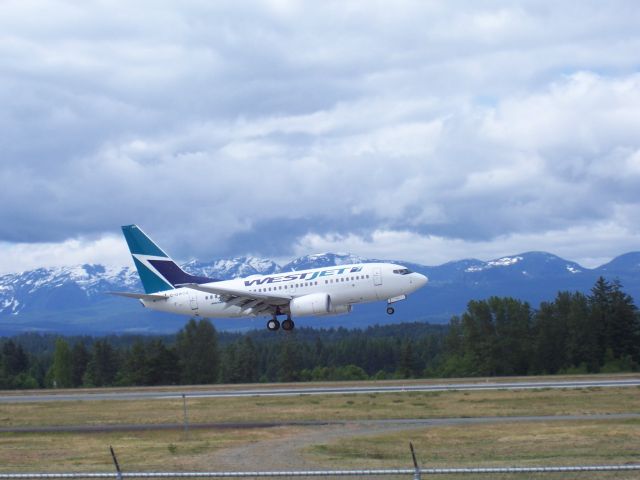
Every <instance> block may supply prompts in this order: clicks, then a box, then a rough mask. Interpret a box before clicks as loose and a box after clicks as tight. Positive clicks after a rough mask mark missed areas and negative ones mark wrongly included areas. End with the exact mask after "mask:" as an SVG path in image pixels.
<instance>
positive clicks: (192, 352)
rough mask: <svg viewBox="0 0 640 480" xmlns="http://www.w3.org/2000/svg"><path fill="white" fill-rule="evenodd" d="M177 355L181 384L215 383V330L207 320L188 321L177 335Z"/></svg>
mask: <svg viewBox="0 0 640 480" xmlns="http://www.w3.org/2000/svg"><path fill="white" fill-rule="evenodd" d="M176 346H177V353H178V357H179V359H180V366H181V370H182V378H181V380H182V383H186V384H206V383H215V382H216V381H217V379H218V371H219V352H218V340H217V335H216V330H215V328H214V327H213V325H211V322H209V321H208V320H200V321H199V322H196V321H195V320H194V319H191V320H189V322H187V324H186V325H185V327H184V328H183V329H182V330H180V332H179V333H178V335H177V341H176Z"/></svg>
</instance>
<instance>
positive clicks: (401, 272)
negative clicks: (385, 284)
mask: <svg viewBox="0 0 640 480" xmlns="http://www.w3.org/2000/svg"><path fill="white" fill-rule="evenodd" d="M393 273H396V274H398V275H409V274H410V273H413V272H412V271H411V270H409V269H408V268H399V269H397V270H394V271H393Z"/></svg>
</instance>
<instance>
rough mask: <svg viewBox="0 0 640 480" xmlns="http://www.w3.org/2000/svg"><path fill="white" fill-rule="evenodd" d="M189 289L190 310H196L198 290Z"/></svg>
mask: <svg viewBox="0 0 640 480" xmlns="http://www.w3.org/2000/svg"><path fill="white" fill-rule="evenodd" d="M188 290H189V305H190V306H191V311H192V312H197V311H198V292H197V291H196V290H192V289H190V288H189V289H188Z"/></svg>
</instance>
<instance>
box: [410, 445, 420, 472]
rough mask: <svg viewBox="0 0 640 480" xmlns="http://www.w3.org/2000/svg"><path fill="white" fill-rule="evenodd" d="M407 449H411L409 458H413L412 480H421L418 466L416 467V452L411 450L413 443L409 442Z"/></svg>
mask: <svg viewBox="0 0 640 480" xmlns="http://www.w3.org/2000/svg"><path fill="white" fill-rule="evenodd" d="M409 448H410V449H411V458H413V468H414V471H413V480H421V477H420V466H419V465H418V460H417V459H416V452H415V450H414V449H413V443H411V442H409Z"/></svg>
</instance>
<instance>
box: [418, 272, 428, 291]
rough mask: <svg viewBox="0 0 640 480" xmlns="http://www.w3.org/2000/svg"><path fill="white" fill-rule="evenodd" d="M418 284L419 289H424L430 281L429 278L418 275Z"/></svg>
mask: <svg viewBox="0 0 640 480" xmlns="http://www.w3.org/2000/svg"><path fill="white" fill-rule="evenodd" d="M416 276H417V278H416V283H417V284H418V288H420V287H424V286H425V285H426V284H427V282H428V281H429V279H428V278H427V276H426V275H422V274H421V273H416Z"/></svg>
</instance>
